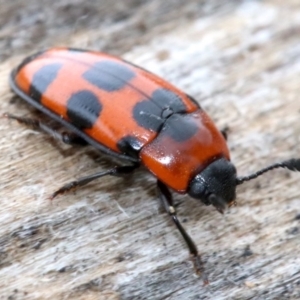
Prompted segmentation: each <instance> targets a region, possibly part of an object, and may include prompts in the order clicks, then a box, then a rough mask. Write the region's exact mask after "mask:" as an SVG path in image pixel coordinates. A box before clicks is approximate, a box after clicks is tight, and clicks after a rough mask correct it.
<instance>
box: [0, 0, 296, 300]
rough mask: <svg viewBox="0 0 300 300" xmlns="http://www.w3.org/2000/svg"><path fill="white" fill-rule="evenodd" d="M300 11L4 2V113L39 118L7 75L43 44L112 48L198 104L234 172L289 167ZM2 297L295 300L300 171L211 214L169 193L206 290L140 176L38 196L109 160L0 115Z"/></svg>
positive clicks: (278, 6)
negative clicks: (200, 264)
mask: <svg viewBox="0 0 300 300" xmlns="http://www.w3.org/2000/svg"><path fill="white" fill-rule="evenodd" d="M299 31H300V3H299V1H297V0H286V1H278V0H277V1H276V0H269V1H216V0H215V1H211V0H206V1H204V0H203V1H193V0H185V1H175V0H174V1H165V2H163V1H159V0H154V1H134V0H131V1H122V2H119V1H115V2H114V1H106V0H102V1H93V2H89V1H87V2H84V1H80V0H79V1H75V0H70V1H66V0H62V1H57V2H55V3H53V1H43V3H42V2H41V1H37V0H28V1H23V0H22V1H21V0H16V1H2V0H0V58H1V64H0V95H1V102H0V112H1V114H2V113H3V112H10V113H14V114H19V115H27V116H37V114H36V112H34V111H33V110H32V109H31V108H29V107H28V105H26V104H25V103H23V101H22V100H20V99H16V98H13V100H11V98H12V93H11V92H10V90H9V87H8V82H7V78H8V75H9V72H10V70H11V69H12V68H13V67H14V66H15V65H17V64H18V63H19V62H20V60H21V59H22V58H23V57H24V56H25V55H28V54H30V53H33V52H34V51H36V50H39V49H41V48H45V47H50V46H53V45H68V46H72V47H85V48H92V49H101V50H105V51H110V52H112V53H114V54H118V55H122V56H123V57H124V58H126V59H127V60H129V61H132V62H134V63H135V64H138V65H142V66H143V67H144V68H146V69H149V70H151V71H153V72H155V73H157V74H159V75H161V76H163V77H164V78H166V79H167V80H169V81H171V82H172V83H174V84H175V85H177V86H178V87H180V88H182V89H183V90H185V91H186V92H187V93H189V94H191V95H193V96H194V97H195V98H196V99H197V100H198V101H199V102H200V103H201V105H202V106H203V108H204V109H205V110H206V111H207V112H208V113H209V114H210V115H211V116H212V118H213V119H214V120H215V121H216V123H217V124H218V126H219V127H220V128H222V127H225V126H229V130H230V132H229V140H228V144H229V147H230V149H231V153H232V160H233V162H234V163H235V164H236V166H237V169H238V172H239V174H247V173H250V172H251V171H254V170H256V169H259V168H261V167H262V166H265V165H268V164H269V163H272V162H274V161H280V160H284V159H286V158H290V157H297V156H298V157H299V152H300V151H299V149H300V148H299V139H300V138H299V137H300V122H299V112H300V101H299V94H300V85H299V78H300V40H299ZM0 132H1V135H0V139H1V141H0V153H1V163H0V199H1V210H0V219H1V226H0V278H1V280H0V298H1V299H299V298H300V288H299V286H300V285H299V283H300V256H299V250H298V249H299V233H300V224H299V222H300V209H299V201H300V200H299V197H300V191H299V188H298V187H299V186H298V184H299V183H298V182H299V180H300V174H293V173H290V172H287V171H284V170H281V171H274V172H272V173H268V174H266V175H265V176H263V177H261V178H260V179H257V180H253V182H249V183H245V184H244V185H243V186H241V187H239V188H238V199H237V201H238V206H237V207H235V208H231V209H230V210H229V211H227V212H226V214H225V215H224V216H221V215H220V214H218V213H217V212H216V211H214V210H213V209H212V208H210V207H204V206H203V205H201V204H199V203H197V202H196V201H194V200H192V199H190V198H188V197H183V196H180V195H174V197H175V200H176V202H177V203H179V204H181V205H180V206H179V207H178V213H179V217H180V218H181V220H184V226H185V227H186V229H187V231H188V232H189V233H190V234H191V235H192V236H193V238H194V240H195V241H196V243H197V245H198V247H199V250H200V252H201V253H202V255H203V259H204V261H205V266H206V270H207V273H208V274H209V278H210V282H211V283H210V285H209V286H206V287H203V285H202V282H201V280H199V279H198V278H197V277H195V276H194V273H193V269H192V265H191V263H190V261H189V256H188V252H187V250H186V248H185V245H184V243H183V241H182V239H181V237H180V235H179V234H178V232H176V230H175V228H174V226H173V224H172V223H171V221H170V220H169V217H168V216H167V215H165V214H164V213H163V212H162V209H161V206H160V204H159V202H158V201H157V199H156V198H157V197H156V192H155V180H154V178H152V177H151V176H150V175H149V174H148V173H147V172H145V171H144V170H140V171H138V172H136V173H135V174H134V175H133V176H132V177H131V178H128V179H126V180H122V179H117V178H103V179H102V180H99V182H95V183H93V184H90V185H89V186H86V187H85V188H82V189H80V190H78V191H77V192H76V193H72V194H68V195H64V196H61V197H59V198H58V199H56V200H55V201H54V202H53V203H50V201H48V200H47V198H48V196H49V195H50V194H51V192H53V191H54V190H55V189H57V188H58V187H60V186H61V185H62V184H64V183H65V182H68V181H70V180H73V179H74V178H76V177H79V176H82V175H86V174H91V173H93V172H95V171H99V170H105V169H107V168H109V166H111V165H114V163H111V162H110V160H109V159H108V158H105V157H103V156H102V155H101V154H98V153H96V152H95V151H94V150H93V149H90V148H80V147H76V148H72V147H68V146H65V145H61V144H58V143H55V142H53V141H52V140H51V139H50V138H49V137H47V136H45V135H44V134H41V133H37V132H35V131H32V130H30V129H28V128H24V127H23V126H21V125H18V124H16V123H15V122H12V121H8V120H6V119H3V118H2V119H0Z"/></svg>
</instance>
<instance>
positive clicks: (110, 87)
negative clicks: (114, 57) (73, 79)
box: [83, 60, 135, 92]
mask: <svg viewBox="0 0 300 300" xmlns="http://www.w3.org/2000/svg"><path fill="white" fill-rule="evenodd" d="M133 77H135V73H134V72H133V71H132V70H130V69H129V68H127V67H126V66H125V65H123V64H120V63H117V62H115V61H110V60H104V61H100V62H97V63H95V64H94V65H93V66H92V67H91V68H90V69H89V70H88V71H86V72H85V73H84V74H83V78H84V79H85V80H87V81H88V82H90V83H91V84H93V85H95V86H97V87H98V88H100V89H103V90H105V91H108V92H113V91H118V90H120V89H122V88H123V87H124V86H125V85H127V84H128V82H129V81H130V80H131V79H132V78H133Z"/></svg>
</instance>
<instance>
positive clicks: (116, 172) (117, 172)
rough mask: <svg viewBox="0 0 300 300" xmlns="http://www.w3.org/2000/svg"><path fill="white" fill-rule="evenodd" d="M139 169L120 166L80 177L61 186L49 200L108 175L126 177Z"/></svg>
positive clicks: (134, 166) (136, 166)
mask: <svg viewBox="0 0 300 300" xmlns="http://www.w3.org/2000/svg"><path fill="white" fill-rule="evenodd" d="M138 167H139V164H134V165H131V166H120V167H114V168H111V169H109V170H107V171H103V172H99V173H95V174H92V175H88V176H85V177H81V178H79V179H77V180H75V181H72V182H69V183H67V184H65V185H64V186H62V187H61V188H60V189H58V190H57V191H56V192H54V193H53V194H52V195H51V197H50V199H51V200H52V199H54V198H55V197H56V196H58V195H61V194H64V193H67V192H69V191H71V190H74V189H76V188H77V187H80V186H83V185H86V184H88V183H90V182H91V181H93V180H95V179H98V178H101V177H104V176H107V175H110V176H126V175H127V174H130V173H132V172H133V171H134V170H135V169H137V168H138Z"/></svg>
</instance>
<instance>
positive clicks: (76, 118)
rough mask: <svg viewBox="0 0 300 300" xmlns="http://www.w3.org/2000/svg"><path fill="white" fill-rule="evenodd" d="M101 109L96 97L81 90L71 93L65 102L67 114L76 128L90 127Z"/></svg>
mask: <svg viewBox="0 0 300 300" xmlns="http://www.w3.org/2000/svg"><path fill="white" fill-rule="evenodd" d="M101 110H102V105H101V103H100V101H99V99H98V97H97V96H96V95H95V94H94V93H92V92H90V91H88V90H82V91H79V92H77V93H75V94H73V95H72V96H71V97H70V99H69V100H68V102H67V116H68V118H69V119H70V121H71V123H72V124H73V125H75V126H76V127H78V128H91V127H92V126H93V124H94V123H95V121H96V120H97V118H98V117H99V115H100V113H101Z"/></svg>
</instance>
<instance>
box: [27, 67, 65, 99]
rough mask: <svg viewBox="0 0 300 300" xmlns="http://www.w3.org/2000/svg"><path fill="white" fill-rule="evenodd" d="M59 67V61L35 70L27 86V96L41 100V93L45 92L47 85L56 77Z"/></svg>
mask: <svg viewBox="0 0 300 300" xmlns="http://www.w3.org/2000/svg"><path fill="white" fill-rule="evenodd" d="M61 67H62V64H61V63H53V64H49V65H46V66H43V67H42V68H40V69H39V70H38V71H37V72H35V74H34V75H33V78H32V81H31V85H30V88H29V96H30V97H31V98H32V99H33V100H35V101H37V102H41V99H42V95H43V93H45V91H46V90H47V88H48V86H49V85H50V84H51V83H52V82H53V80H54V79H55V78H56V76H57V73H58V72H59V70H60V68H61Z"/></svg>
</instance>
